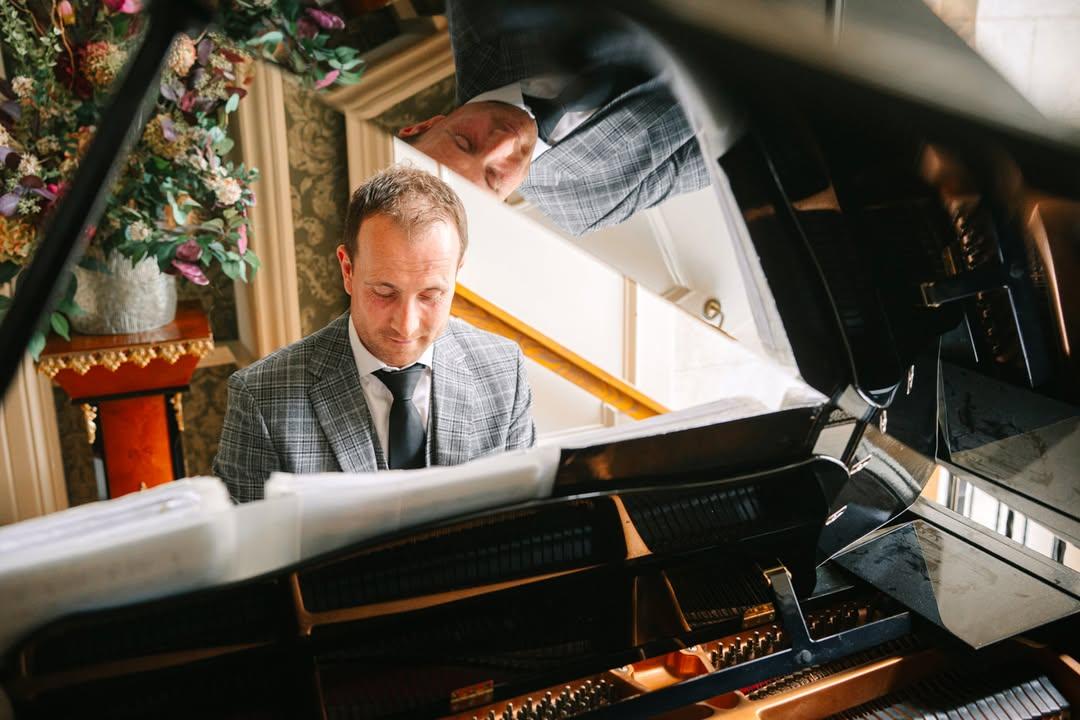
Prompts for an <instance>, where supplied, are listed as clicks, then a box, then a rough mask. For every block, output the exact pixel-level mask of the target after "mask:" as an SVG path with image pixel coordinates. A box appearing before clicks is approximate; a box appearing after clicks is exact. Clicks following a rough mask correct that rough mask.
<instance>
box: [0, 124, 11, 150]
mask: <svg viewBox="0 0 1080 720" xmlns="http://www.w3.org/2000/svg"><path fill="white" fill-rule="evenodd" d="M11 144H12V138H11V135H9V134H8V131H7V128H6V127H4V126H3V125H0V147H11Z"/></svg>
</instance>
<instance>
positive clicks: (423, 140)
mask: <svg viewBox="0 0 1080 720" xmlns="http://www.w3.org/2000/svg"><path fill="white" fill-rule="evenodd" d="M425 128H426V129H425ZM417 135H418V137H417V139H416V140H415V142H414V143H413V147H415V148H416V149H417V150H419V151H421V152H423V153H424V154H425V155H427V156H429V157H431V158H432V159H434V160H435V161H436V162H438V163H441V164H443V165H445V166H447V167H448V168H450V169H451V170H453V171H454V172H456V173H457V174H458V175H461V176H462V177H464V178H465V179H466V180H469V181H470V182H472V183H473V184H474V185H477V186H479V187H481V188H487V189H488V190H491V191H492V192H493V193H495V195H496V196H498V198H499V199H500V200H505V199H506V198H507V197H508V196H509V195H510V193H512V192H514V190H516V189H517V187H518V185H521V183H522V181H524V180H525V176H526V175H528V174H529V163H530V162H531V161H532V154H533V148H534V147H536V121H535V120H533V119H532V118H531V117H530V116H529V114H528V113H527V112H525V111H524V110H522V109H521V108H518V107H515V106H513V105H508V104H507V103H501V102H475V103H466V104H465V105H462V106H461V107H459V108H457V109H456V110H454V111H453V112H452V113H450V114H449V115H446V116H437V117H435V118H432V119H431V120H428V121H427V122H425V123H422V124H421V125H417V126H413V127H411V128H404V129H403V130H402V131H401V136H402V137H404V138H409V137H412V136H417Z"/></svg>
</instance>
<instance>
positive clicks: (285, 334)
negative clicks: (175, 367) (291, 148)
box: [236, 63, 303, 358]
mask: <svg viewBox="0 0 1080 720" xmlns="http://www.w3.org/2000/svg"><path fill="white" fill-rule="evenodd" d="M236 115H237V117H236V120H237V123H236V124H237V134H238V139H239V150H240V156H241V158H242V159H243V162H244V164H245V165H247V166H248V167H257V168H259V180H258V181H257V182H256V183H255V185H254V189H255V192H256V200H257V201H256V204H255V207H254V208H252V210H251V228H252V238H251V247H252V249H254V250H255V252H256V253H257V254H258V256H259V259H260V261H261V262H262V267H261V268H260V269H259V271H258V272H257V273H256V274H255V279H254V280H253V281H252V282H250V283H248V284H246V285H245V284H242V283H237V284H236V294H237V310H238V312H239V315H240V318H241V323H240V340H241V342H242V343H243V344H244V345H245V346H246V347H247V348H248V349H249V350H250V351H251V355H252V356H253V357H256V358H260V357H263V356H265V355H268V354H269V353H271V352H273V351H274V350H277V349H278V348H281V347H284V346H285V345H288V344H289V343H293V342H296V341H297V340H299V339H300V338H301V337H302V335H303V332H302V330H301V325H300V296H299V293H298V291H297V279H296V247H295V240H294V236H293V219H292V184H291V181H290V178H289V152H288V131H287V127H286V121H285V90H284V79H283V78H282V74H281V71H280V70H278V69H277V68H275V67H272V66H271V65H269V64H268V63H256V64H255V77H254V80H253V81H252V83H251V86H250V90H249V93H248V96H247V97H246V98H245V99H244V102H242V103H240V107H239V108H238V109H237V111H236Z"/></svg>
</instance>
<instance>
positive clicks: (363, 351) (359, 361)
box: [349, 315, 435, 378]
mask: <svg viewBox="0 0 1080 720" xmlns="http://www.w3.org/2000/svg"><path fill="white" fill-rule="evenodd" d="M349 345H350V346H351V347H352V354H353V359H354V360H355V361H356V372H358V373H359V374H360V377H361V378H363V377H366V376H368V375H370V374H371V373H373V372H375V371H376V370H382V369H383V368H389V369H390V370H401V369H403V368H396V367H391V366H390V365H387V364H386V363H384V362H383V361H382V360H380V359H379V358H377V357H375V356H374V355H372V354H371V352H370V351H369V350H368V349H367V348H366V347H364V343H362V342H360V336H359V335H357V334H356V326H355V325H353V320H352V316H351V315H350V316H349ZM434 354H435V343H432V344H431V345H428V347H427V350H425V351H424V353H423V354H422V355H421V356H420V357H419V358H418V359H417V361H416V362H417V363H420V364H421V365H426V366H427V367H431V358H432V356H433V355H434ZM413 364H414V365H415V364H416V363H413ZM410 367H411V366H410Z"/></svg>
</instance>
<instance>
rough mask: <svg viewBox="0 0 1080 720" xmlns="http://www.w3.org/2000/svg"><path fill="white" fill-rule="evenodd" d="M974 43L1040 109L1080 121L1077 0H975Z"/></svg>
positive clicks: (1079, 12) (1079, 13)
mask: <svg viewBox="0 0 1080 720" xmlns="http://www.w3.org/2000/svg"><path fill="white" fill-rule="evenodd" d="M975 47H976V49H977V50H978V51H979V53H980V54H982V55H983V56H984V57H985V58H986V59H987V60H988V61H989V62H990V63H991V64H992V65H994V66H995V67H996V68H997V69H998V71H999V72H1000V73H1001V74H1002V75H1004V76H1005V78H1006V79H1007V80H1008V81H1009V82H1010V83H1012V85H1013V86H1014V87H1016V89H1017V90H1019V91H1020V92H1021V93H1022V94H1023V95H1024V96H1026V97H1027V98H1028V100H1030V101H1031V103H1032V104H1033V105H1035V107H1037V108H1038V109H1039V110H1041V111H1042V112H1043V113H1045V114H1047V115H1049V116H1050V117H1054V118H1057V119H1061V120H1067V121H1069V122H1072V123H1080V0H979V4H978V9H977V12H976V16H975Z"/></svg>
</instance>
